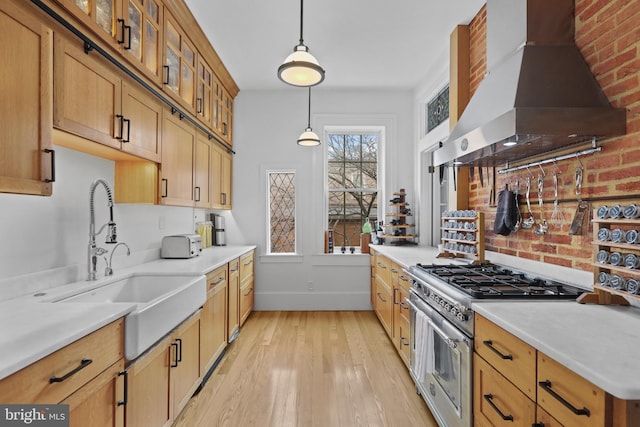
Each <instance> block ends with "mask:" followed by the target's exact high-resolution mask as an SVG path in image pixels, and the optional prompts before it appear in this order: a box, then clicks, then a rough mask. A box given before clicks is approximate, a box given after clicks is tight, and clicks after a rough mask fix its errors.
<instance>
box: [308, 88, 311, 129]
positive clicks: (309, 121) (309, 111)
mask: <svg viewBox="0 0 640 427" xmlns="http://www.w3.org/2000/svg"><path fill="white" fill-rule="evenodd" d="M307 128H309V129H310V128H311V86H309V108H308V109H307Z"/></svg>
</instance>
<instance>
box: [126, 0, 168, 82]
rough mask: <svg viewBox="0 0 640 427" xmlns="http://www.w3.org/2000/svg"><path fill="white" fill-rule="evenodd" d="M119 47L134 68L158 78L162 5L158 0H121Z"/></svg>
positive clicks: (159, 77)
mask: <svg viewBox="0 0 640 427" xmlns="http://www.w3.org/2000/svg"><path fill="white" fill-rule="evenodd" d="M124 22H125V25H124V27H123V30H124V31H123V34H122V37H121V39H120V40H122V44H123V49H124V50H125V52H127V53H128V54H129V56H130V59H132V60H134V61H135V62H136V65H137V66H138V68H140V69H141V70H142V71H144V72H145V74H147V76H148V77H150V78H151V79H152V80H154V81H156V82H158V83H159V82H160V79H161V74H162V73H161V70H160V63H161V60H160V55H161V54H162V50H161V49H160V45H161V40H162V5H161V3H160V2H159V0H124Z"/></svg>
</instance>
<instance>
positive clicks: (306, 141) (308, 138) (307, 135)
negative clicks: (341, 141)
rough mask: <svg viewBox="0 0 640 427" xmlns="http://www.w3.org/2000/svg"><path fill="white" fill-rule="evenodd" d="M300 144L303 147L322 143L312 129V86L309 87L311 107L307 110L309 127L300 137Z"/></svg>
mask: <svg viewBox="0 0 640 427" xmlns="http://www.w3.org/2000/svg"><path fill="white" fill-rule="evenodd" d="M298 145H302V146H303V147H315V146H316V145H320V138H318V135H316V133H315V132H314V131H313V129H311V87H309V109H308V110H307V128H306V129H305V130H304V132H302V134H300V137H298Z"/></svg>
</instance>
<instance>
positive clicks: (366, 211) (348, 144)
mask: <svg viewBox="0 0 640 427" xmlns="http://www.w3.org/2000/svg"><path fill="white" fill-rule="evenodd" d="M326 137H327V138H326V139H327V189H328V194H327V199H328V202H327V209H328V212H327V213H328V224H327V228H328V229H330V230H332V234H333V246H334V248H336V249H337V248H341V247H357V246H359V245H360V233H361V230H362V225H363V224H364V222H365V221H366V219H367V218H369V221H370V223H371V225H372V227H373V226H374V225H375V223H376V221H377V220H378V191H379V189H378V176H379V174H378V166H379V164H378V158H379V155H378V152H379V149H380V139H381V134H380V132H379V131H371V132H369V131H366V130H361V131H340V132H338V131H335V132H333V131H329V132H327V134H326Z"/></svg>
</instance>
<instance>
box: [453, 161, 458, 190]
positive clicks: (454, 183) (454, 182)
mask: <svg viewBox="0 0 640 427" xmlns="http://www.w3.org/2000/svg"><path fill="white" fill-rule="evenodd" d="M456 169H457V167H456V166H455V165H453V191H458V184H457V182H456Z"/></svg>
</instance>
